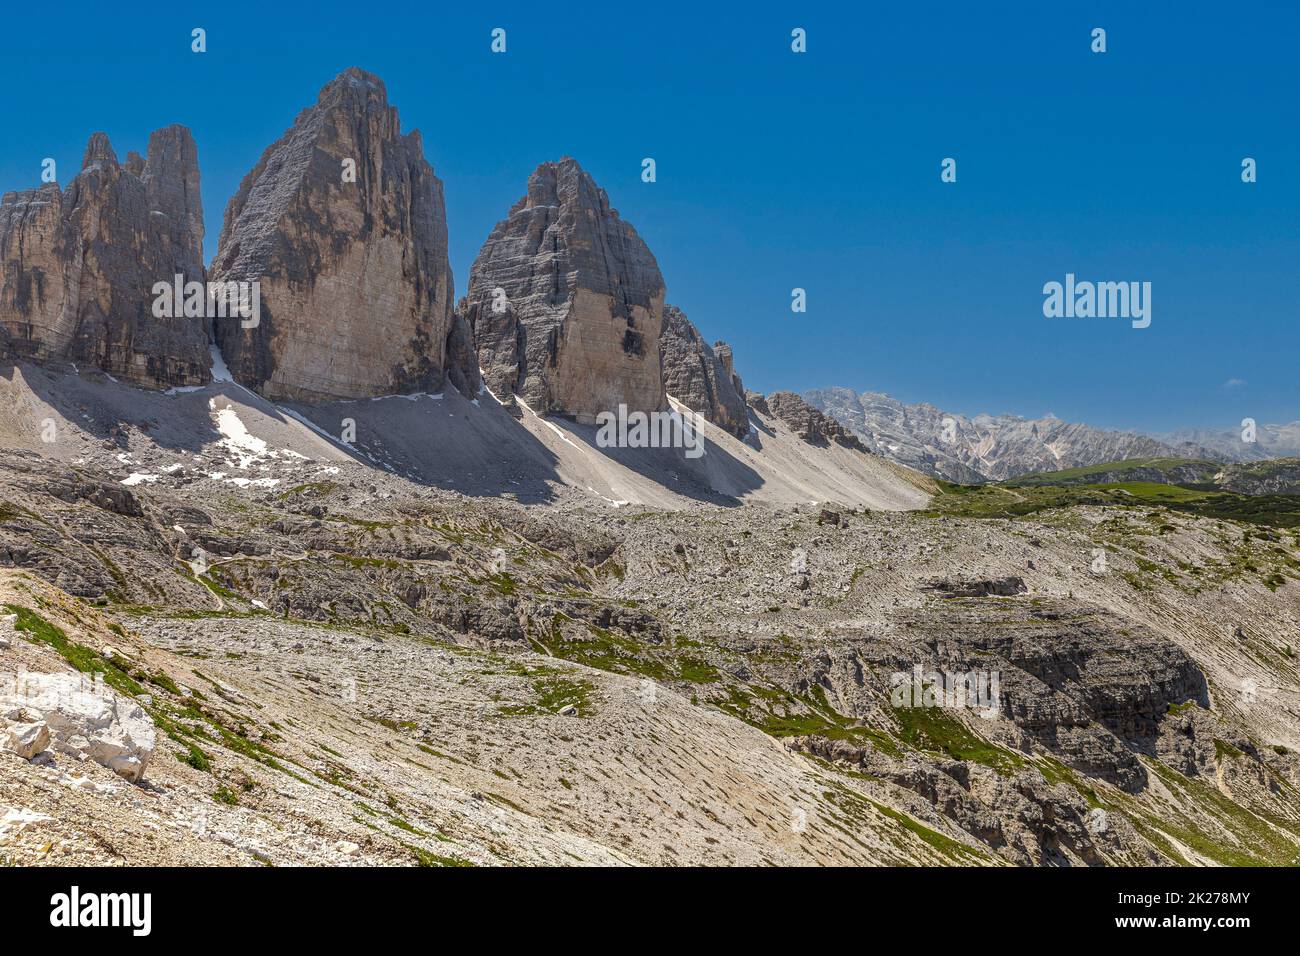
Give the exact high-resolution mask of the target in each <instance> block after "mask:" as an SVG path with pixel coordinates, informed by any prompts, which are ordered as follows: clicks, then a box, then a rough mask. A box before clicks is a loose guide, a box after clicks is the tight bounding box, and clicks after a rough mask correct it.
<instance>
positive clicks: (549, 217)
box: [462, 158, 667, 423]
mask: <svg viewBox="0 0 1300 956" xmlns="http://www.w3.org/2000/svg"><path fill="white" fill-rule="evenodd" d="M663 308H664V279H663V276H662V275H661V274H660V272H659V265H658V263H656V261H655V257H654V255H653V254H652V253H651V252H650V249H649V248H648V247H647V246H646V244H645V243H644V242H643V241H642V240H641V238H640V237H639V236H638V235H637V233H636V230H635V229H633V228H632V226H631V224H629V223H627V222H624V221H623V220H622V219H620V218H619V215H618V212H617V210H615V209H613V208H612V207H611V206H610V204H609V196H608V195H606V193H605V191H604V190H603V189H601V188H600V187H599V186H597V185H596V183H595V182H594V181H593V180H592V178H591V176H590V175H588V174H587V173H586V172H585V171H584V170H583V169H582V167H581V166H579V165H578V163H577V162H576V161H574V160H573V159H569V158H565V159H562V160H560V161H559V162H558V163H543V164H542V165H540V166H538V167H537V169H536V170H535V171H534V172H533V174H532V175H531V176H530V177H529V178H528V191H527V193H526V194H525V195H524V197H523V198H522V199H520V200H519V201H518V202H517V203H515V204H514V206H513V207H512V208H511V209H510V214H509V216H508V217H507V218H505V219H503V220H502V221H501V222H499V223H497V225H496V227H495V228H494V229H493V230H492V233H491V235H489V236H488V239H487V241H486V242H485V243H484V244H483V248H482V250H481V251H480V252H479V254H478V258H477V259H475V261H474V265H473V267H472V268H471V269H470V276H469V291H468V293H467V294H466V301H465V305H464V306H463V307H462V312H464V314H465V315H466V316H467V318H468V319H469V321H470V324H471V325H472V326H473V328H474V337H475V341H476V343H477V347H478V356H479V366H480V367H481V368H482V370H483V373H484V376H485V380H486V383H487V386H488V388H490V389H491V390H492V392H493V393H494V394H495V395H497V397H498V398H500V399H502V400H503V401H513V396H518V397H520V398H521V399H523V401H524V402H526V403H527V404H528V406H529V407H530V408H531V409H533V410H534V411H535V412H537V413H538V414H542V415H544V414H548V413H552V412H554V413H558V414H561V415H566V416H569V417H572V418H574V419H576V420H577V421H579V422H587V423H590V422H592V421H594V420H595V416H596V415H598V414H599V413H600V412H603V411H614V410H616V409H617V408H618V406H619V405H621V404H623V405H627V406H628V408H629V409H630V410H632V411H656V410H659V409H663V408H666V407H667V400H666V398H665V395H664V381H663V366H662V361H661V355H660V346H659V340H660V333H661V331H662V323H663Z"/></svg>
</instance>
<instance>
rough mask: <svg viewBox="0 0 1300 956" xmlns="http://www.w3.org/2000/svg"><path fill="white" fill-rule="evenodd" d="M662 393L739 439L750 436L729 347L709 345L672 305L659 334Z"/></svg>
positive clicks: (742, 390) (746, 408)
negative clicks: (661, 361)
mask: <svg viewBox="0 0 1300 956" xmlns="http://www.w3.org/2000/svg"><path fill="white" fill-rule="evenodd" d="M659 347H660V350H661V352H662V354H663V376H664V389H665V391H666V392H667V393H668V394H669V395H670V396H672V397H673V398H675V399H677V400H678V401H680V402H682V403H683V404H685V405H687V406H688V407H690V408H691V409H693V410H694V411H697V412H699V413H700V414H702V415H703V416H704V417H705V418H706V419H708V420H709V421H711V422H713V423H714V424H715V425H717V426H719V427H720V428H725V429H726V430H727V431H729V432H731V433H732V434H733V435H735V436H737V437H738V438H744V437H745V435H747V434H749V406H748V405H747V404H746V403H745V386H744V385H743V384H742V383H741V381H740V376H739V375H737V374H736V370H735V368H734V367H733V366H732V358H731V346H729V345H727V344H726V343H725V342H715V343H714V344H713V345H712V346H710V345H709V344H708V343H707V342H705V340H704V337H703V336H702V335H700V332H699V330H698V329H697V328H696V327H695V326H694V325H693V324H692V323H691V321H690V319H688V318H687V317H686V313H685V312H683V311H682V310H681V309H679V308H677V306H675V305H667V306H664V318H663V330H662V332H661V333H660V335H659Z"/></svg>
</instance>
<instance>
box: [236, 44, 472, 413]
mask: <svg viewBox="0 0 1300 956" xmlns="http://www.w3.org/2000/svg"><path fill="white" fill-rule="evenodd" d="M212 276H213V279H214V280H219V281H222V282H231V281H237V282H253V281H257V282H259V283H260V315H259V316H258V319H257V323H256V325H253V326H252V327H246V326H250V325H251V323H250V322H249V320H247V319H240V318H239V317H233V318H226V319H218V320H216V322H215V323H214V325H215V334H216V338H217V342H218V344H219V345H220V347H221V351H222V354H223V356H224V358H225V360H226V364H227V366H228V367H229V369H230V371H231V374H232V375H233V376H234V377H235V379H236V380H237V381H239V382H241V383H242V384H244V385H247V386H249V387H250V388H253V389H254V390H256V391H258V392H260V393H261V394H263V395H265V396H266V397H268V398H271V399H288V400H298V401H322V400H329V399H336V398H363V397H373V396H376V395H385V394H394V393H404V392H415V391H430V392H433V391H438V390H440V389H441V388H442V387H443V385H444V383H445V382H446V381H448V380H449V379H450V380H451V381H452V383H453V384H455V385H456V386H457V387H458V388H461V389H462V390H469V391H470V392H471V393H472V392H474V391H477V388H478V369H477V365H476V364H475V363H474V362H473V361H470V362H468V364H467V365H462V366H460V367H455V366H454V365H453V366H452V367H450V368H449V361H448V355H449V352H450V353H451V355H452V356H453V358H455V357H457V356H459V357H461V358H462V359H463V358H464V357H465V356H466V355H467V354H468V351H469V350H468V349H467V348H466V346H465V342H466V340H467V338H468V335H469V333H468V330H467V329H466V328H465V327H464V325H463V323H460V322H458V320H457V319H456V318H455V317H454V316H453V314H452V303H453V284H452V275H451V268H450V265H449V263H448V260H447V221H446V211H445V207H444V204H443V194H442V183H441V182H440V181H439V180H438V178H437V177H436V176H435V175H434V173H433V168H432V167H431V166H430V165H429V163H428V162H427V161H426V160H425V159H424V151H423V146H422V141H421V138H420V134H419V133H418V132H411V133H407V134H405V135H403V134H402V131H401V126H400V124H399V122H398V117H397V110H396V109H395V108H394V107H391V106H389V105H388V96H387V92H386V91H385V88H384V84H383V81H382V80H380V79H379V78H378V77H376V76H373V75H371V74H369V73H366V72H364V71H362V70H359V69H356V68H355V67H354V68H351V69H348V70H346V71H344V72H343V73H342V74H340V75H339V76H338V77H336V78H335V79H334V80H333V81H331V82H330V83H328V84H327V85H326V86H325V87H324V88H323V89H322V90H321V91H320V95H319V97H318V99H317V101H316V104H315V105H314V106H311V107H308V108H307V109H305V110H303V111H302V112H301V113H300V114H298V117H297V119H296V120H295V121H294V124H293V127H292V128H291V129H289V130H288V132H286V133H285V134H284V136H283V137H281V138H280V140H278V141H277V142H276V143H274V144H272V145H271V146H270V147H269V148H267V150H266V152H264V153H263V154H262V158H261V159H260V160H259V161H258V163H257V165H256V166H255V167H253V169H252V171H251V172H249V173H248V175H247V176H245V177H244V180H243V182H242V183H241V184H240V187H239V191H238V192H237V193H236V194H235V196H234V197H233V198H232V199H231V200H230V203H229V205H228V206H227V207H226V214H225V220H224V222H223V225H222V230H221V242H220V245H219V247H218V250H217V255H216V258H215V259H214V261H213V263H212ZM449 343H450V345H449Z"/></svg>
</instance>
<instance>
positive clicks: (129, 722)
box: [0, 673, 155, 783]
mask: <svg viewBox="0 0 1300 956" xmlns="http://www.w3.org/2000/svg"><path fill="white" fill-rule="evenodd" d="M21 708H25V709H26V710H27V711H28V712H31V711H35V712H37V713H38V714H39V715H40V718H41V719H42V720H43V721H44V722H45V724H47V725H48V726H49V731H50V735H51V737H52V745H51V749H53V750H55V751H57V752H59V753H62V754H66V755H68V756H71V757H75V758H76V759H78V760H93V761H94V762H95V763H97V764H100V765H101V766H104V767H107V768H108V769H109V770H112V771H113V772H114V773H116V774H118V775H119V776H122V777H125V778H126V779H127V780H129V781H131V782H132V783H138V782H139V780H140V778H141V777H142V776H144V771H145V767H146V766H147V765H148V763H149V758H150V757H152V756H153V751H154V744H155V737H154V726H153V721H152V720H150V719H149V715H148V714H146V713H145V712H144V711H143V710H142V709H141V708H140V706H139V705H138V704H137V703H136V702H135V701H133V700H130V699H127V698H124V697H119V696H118V695H117V694H115V693H114V692H113V691H112V690H110V689H109V688H108V687H106V686H105V685H104V683H103V681H102V680H99V681H91V680H90V679H89V678H88V677H86V676H84V675H81V674H31V673H27V674H23V675H21V677H19V678H18V680H17V681H15V682H12V683H11V684H9V685H8V686H5V688H4V691H3V694H0V713H3V712H5V711H11V710H15V709H21Z"/></svg>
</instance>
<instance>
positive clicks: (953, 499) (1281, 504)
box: [928, 479, 1300, 528]
mask: <svg viewBox="0 0 1300 956" xmlns="http://www.w3.org/2000/svg"><path fill="white" fill-rule="evenodd" d="M1016 480H1017V481H1020V480H1021V479H1016ZM939 488H940V493H939V494H938V495H936V496H935V497H934V500H933V501H932V502H931V506H930V510H929V512H928V514H929V515H930V516H932V517H933V516H942V515H955V516H961V517H967V518H1023V517H1026V516H1028V515H1034V514H1038V513H1040V512H1043V511H1048V510H1051V509H1056V508H1069V507H1074V506H1077V505H1096V506H1107V507H1118V508H1131V507H1146V508H1152V507H1158V508H1167V509H1169V510H1170V511H1177V512H1182V513H1185V514H1193V515H1198V516H1201V517H1206V518H1218V519H1221V520H1231V521H1244V522H1249V523H1252V524H1259V525H1269V526H1274V527H1281V528H1292V527H1300V495H1241V494H1236V493H1234V492H1230V491H1205V490H1201V489H1197V488H1188V487H1184V486H1180V485H1167V484H1160V483H1157V482H1151V481H1127V482H1116V483H1111V484H1071V485H1049V484H1030V485H1020V486H1013V485H1012V484H1011V483H1010V482H1008V483H1006V484H1001V485H957V484H953V483H951V482H947V481H940V482H939Z"/></svg>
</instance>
